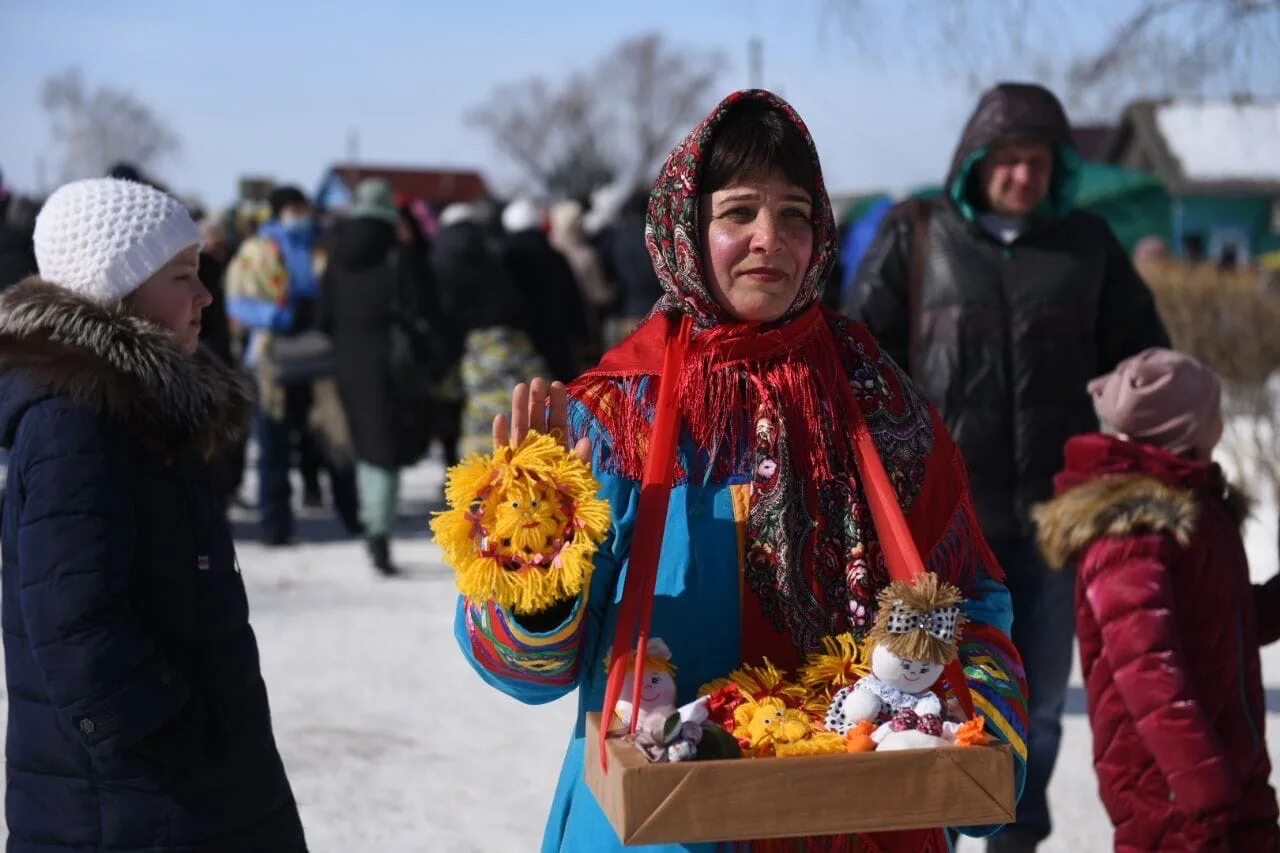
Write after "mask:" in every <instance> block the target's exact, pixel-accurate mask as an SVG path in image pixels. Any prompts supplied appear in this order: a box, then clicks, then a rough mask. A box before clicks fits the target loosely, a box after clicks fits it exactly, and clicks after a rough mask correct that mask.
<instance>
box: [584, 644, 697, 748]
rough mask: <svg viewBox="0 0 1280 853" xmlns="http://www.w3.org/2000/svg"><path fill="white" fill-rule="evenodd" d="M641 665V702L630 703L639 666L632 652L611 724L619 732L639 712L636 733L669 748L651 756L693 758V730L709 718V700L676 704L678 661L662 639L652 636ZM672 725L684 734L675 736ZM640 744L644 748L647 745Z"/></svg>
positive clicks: (695, 742)
mask: <svg viewBox="0 0 1280 853" xmlns="http://www.w3.org/2000/svg"><path fill="white" fill-rule="evenodd" d="M607 659H608V658H606V660H607ZM641 665H642V666H643V667H644V682H643V686H642V687H641V688H640V704H639V706H638V707H637V706H634V705H633V704H632V702H631V690H630V686H631V684H633V683H634V682H633V681H632V679H633V678H634V677H635V667H636V660H635V654H634V653H633V654H632V655H631V658H630V660H629V662H628V664H627V672H626V676H625V677H624V679H623V684H624V685H626V687H625V688H624V690H623V691H622V696H621V698H619V699H618V705H617V707H616V709H615V710H614V714H615V718H616V719H615V721H614V723H613V725H612V727H613V728H614V729H615V730H619V731H621V730H624V729H626V728H627V727H628V726H630V724H631V715H632V714H633V713H635V714H637V715H638V720H637V722H636V732H637V735H641V734H643V735H644V738H643V740H644V741H646V742H654V743H660V744H662V745H663V746H664V747H666V748H668V749H669V750H670V752H669V753H668V754H665V755H664V756H663V757H662V758H655V757H654V756H650V757H651V758H654V760H667V761H681V760H684V759H686V758H692V757H693V754H694V753H695V752H696V747H697V740H696V739H694V735H693V729H694V728H698V729H699V730H701V725H702V723H703V722H705V721H706V719H707V715H708V713H709V708H708V702H709V700H708V699H707V697H705V696H704V697H702V698H700V699H698V700H696V701H694V702H690V703H689V704H687V705H684V706H681V707H679V708H677V707H676V680H675V664H673V663H672V662H671V649H669V648H668V647H667V644H666V643H665V642H663V641H662V639H660V638H658V637H653V638H651V639H650V640H649V644H648V646H647V647H646V650H645V657H644V661H643V662H642V664H641ZM673 716H676V717H678V720H675V721H672V720H671V717H673ZM669 724H670V726H673V727H676V729H675V730H676V731H679V732H682V733H683V734H682V736H681V737H679V738H673V737H672V734H671V733H672V729H670V728H668V726H669ZM682 744H683V745H682ZM641 746H642V748H643V746H644V744H641ZM646 752H648V750H646Z"/></svg>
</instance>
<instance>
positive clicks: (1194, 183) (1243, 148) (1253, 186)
mask: <svg viewBox="0 0 1280 853" xmlns="http://www.w3.org/2000/svg"><path fill="white" fill-rule="evenodd" d="M1104 157H1105V159H1107V160H1109V161H1111V162H1114V163H1119V164H1121V165H1124V166H1128V167H1130V168H1136V169H1143V170H1146V171H1150V172H1154V173H1155V174H1156V176H1157V177H1159V178H1160V180H1161V181H1162V182H1163V183H1164V185H1165V186H1166V187H1167V188H1168V190H1169V192H1171V193H1173V194H1175V195H1183V194H1189V195H1197V194H1218V193H1223V194H1233V195H1234V194H1244V195H1272V194H1277V193H1280V102H1277V101H1251V100H1230V101H1138V102H1135V103H1133V104H1131V105H1130V106H1129V108H1128V109H1126V110H1125V112H1124V117H1123V119H1122V120H1121V122H1120V126H1119V127H1118V128H1117V130H1116V133H1115V134H1114V135H1113V136H1112V138H1111V142H1110V145H1109V146H1108V149H1107V150H1106V152H1105V154H1104Z"/></svg>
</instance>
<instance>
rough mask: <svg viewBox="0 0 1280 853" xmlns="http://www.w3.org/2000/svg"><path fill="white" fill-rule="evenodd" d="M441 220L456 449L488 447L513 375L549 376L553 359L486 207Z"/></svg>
mask: <svg viewBox="0 0 1280 853" xmlns="http://www.w3.org/2000/svg"><path fill="white" fill-rule="evenodd" d="M440 221H441V226H442V227H441V229H440V233H439V234H437V235H436V239H435V241H434V243H433V244H432V259H431V260H432V269H433V270H434V272H435V276H436V281H437V284H438V286H439V288H440V298H441V303H442V308H443V310H442V314H443V317H444V322H445V324H446V325H447V327H448V329H449V330H450V331H451V333H453V335H452V337H451V339H450V340H449V344H450V346H451V347H453V348H454V352H456V353H457V354H458V357H459V363H458V367H457V381H458V386H457V387H458V408H457V410H456V411H457V418H458V420H457V425H458V430H459V432H458V434H459V436H460V442H459V445H458V447H457V449H456V450H455V453H458V452H460V453H461V454H463V455H465V454H467V453H487V452H489V451H490V450H492V449H493V440H492V424H493V418H494V416H496V415H499V414H502V413H503V412H505V411H507V410H508V409H510V406H511V400H510V394H511V388H512V381H511V380H512V378H513V377H519V378H517V379H516V381H517V382H519V381H521V379H522V378H527V377H529V376H537V375H544V372H545V371H546V369H547V365H546V362H545V361H544V360H543V359H542V357H541V356H540V355H539V354H538V351H537V349H536V348H535V347H534V344H533V340H532V338H531V337H530V336H529V334H528V333H527V332H526V331H525V323H526V322H527V317H528V305H527V301H526V299H525V296H526V294H525V293H524V292H523V291H521V290H520V289H519V288H518V287H517V286H516V285H515V283H514V282H513V280H512V279H511V277H510V276H508V275H507V272H506V269H505V268H504V266H503V263H502V258H501V256H500V254H499V252H500V249H499V248H498V247H497V246H496V245H494V243H493V242H491V241H490V239H489V236H488V230H487V228H486V226H485V224H484V222H483V211H482V210H481V209H479V208H477V207H475V206H473V205H462V204H457V205H450V206H449V207H447V208H445V210H444V213H443V214H441V217H440Z"/></svg>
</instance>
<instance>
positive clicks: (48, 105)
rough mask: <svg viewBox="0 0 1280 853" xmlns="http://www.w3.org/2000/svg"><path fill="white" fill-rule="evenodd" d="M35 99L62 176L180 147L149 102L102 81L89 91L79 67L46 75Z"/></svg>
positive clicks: (148, 160)
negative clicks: (50, 133)
mask: <svg viewBox="0 0 1280 853" xmlns="http://www.w3.org/2000/svg"><path fill="white" fill-rule="evenodd" d="M40 101H41V104H42V105H43V106H44V108H45V110H46V112H48V113H49V117H50V121H51V122H52V130H53V138H54V140H55V141H56V142H57V143H58V144H59V145H60V146H61V147H62V149H63V150H62V169H61V174H62V179H63V180H74V179H76V178H84V177H90V176H94V175H102V174H105V173H106V171H107V169H109V168H110V167H111V166H113V165H114V164H116V163H120V162H129V163H132V164H133V165H135V166H137V167H139V168H145V167H147V166H151V165H153V164H154V163H155V161H156V160H158V159H160V158H162V157H164V156H166V155H169V154H173V153H176V152H177V151H178V149H179V142H178V138H177V137H176V136H175V135H174V134H173V132H172V131H170V130H169V129H168V128H167V127H166V126H165V125H164V124H163V122H161V121H160V119H159V118H158V117H157V116H156V115H155V113H153V112H152V110H151V108H150V107H148V106H147V105H146V104H143V103H142V102H141V101H139V100H138V99H137V98H135V97H134V96H133V95H132V94H130V93H129V92H125V91H121V90H118V89H112V88H109V87H106V86H100V87H99V88H98V89H96V90H94V91H93V92H89V91H88V89H87V88H86V87H85V83H84V78H83V77H82V76H81V74H80V71H79V70H78V69H74V68H72V69H67V70H66V71H63V72H61V73H59V74H54V75H52V76H50V77H48V78H46V79H45V81H44V85H43V87H42V89H41V97H40Z"/></svg>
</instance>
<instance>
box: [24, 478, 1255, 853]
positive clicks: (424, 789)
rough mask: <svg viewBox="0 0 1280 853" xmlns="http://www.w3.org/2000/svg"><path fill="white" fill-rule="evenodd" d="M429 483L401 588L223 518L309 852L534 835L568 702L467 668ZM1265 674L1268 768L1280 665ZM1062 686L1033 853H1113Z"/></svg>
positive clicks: (412, 484)
mask: <svg viewBox="0 0 1280 853" xmlns="http://www.w3.org/2000/svg"><path fill="white" fill-rule="evenodd" d="M441 476H442V470H441V467H440V465H439V464H438V463H437V462H434V461H428V462H424V463H423V464H421V465H419V466H418V467H416V468H414V469H413V470H411V471H410V472H409V473H408V476H407V480H406V486H405V496H404V522H403V538H402V539H400V540H397V542H396V544H395V550H394V557H395V559H396V560H397V562H399V563H401V564H402V565H403V566H404V567H405V568H406V569H407V570H408V576H407V577H406V578H404V579H400V580H385V579H381V578H378V577H376V576H375V575H374V574H373V572H372V570H371V569H370V568H369V566H368V563H367V560H366V557H365V554H364V550H363V547H362V545H361V544H360V543H358V542H353V541H349V540H344V539H342V538H341V536H340V535H339V534H338V528H337V525H336V524H335V523H333V522H332V521H330V520H328V519H327V518H326V517H325V516H324V514H323V513H312V514H308V515H304V516H303V517H302V519H301V521H300V527H299V532H300V535H301V538H302V539H304V540H305V542H304V544H300V545H298V546H296V547H293V548H285V549H266V548H263V547H262V546H260V545H258V544H257V542H256V541H255V538H254V533H255V529H254V527H253V524H252V519H253V516H252V515H251V514H247V513H237V514H236V518H235V520H236V534H237V539H238V549H239V556H240V564H241V567H242V569H243V572H244V578H245V582H246V584H247V586H248V588H249V595H250V599H251V604H252V608H253V610H252V619H253V624H254V627H255V629H256V631H257V634H258V641H259V644H260V646H261V650H262V667H263V671H264V673H265V676H266V680H267V685H268V688H269V690H270V694H271V702H272V710H273V714H274V719H275V730H276V735H277V738H278V739H279V742H280V748H281V752H282V753H283V755H284V760H285V764H286V765H287V767H288V770H289V776H290V779H291V780H292V783H293V788H294V792H295V793H296V795H297V798H298V802H299V806H300V808H301V811H302V819H303V823H304V824H305V826H306V828H307V837H308V840H309V843H310V845H311V848H312V850H314V851H317V853H352V851H385V853H400V851H405V852H406V853H408V851H472V850H476V851H525V850H534V849H536V848H537V845H538V841H539V839H540V838H541V835H542V827H543V821H544V818H545V816H546V812H547V808H548V805H549V803H550V801H551V794H552V790H553V787H554V784H555V779H556V775H557V773H558V772H559V768H560V762H561V759H562V757H563V752H564V747H565V745H566V741H567V738H568V734H569V729H570V726H571V723H572V718H573V699H572V697H570V698H567V699H563V700H561V701H559V702H556V703H553V704H550V705H546V706H542V707H533V708H530V707H526V706H523V705H520V704H518V703H517V702H515V701H514V700H512V699H508V698H507V697H505V696H503V695H501V694H500V693H498V692H496V691H494V690H492V689H490V688H488V687H487V686H485V685H484V684H483V683H482V682H481V681H480V679H479V678H477V677H476V676H475V675H474V674H473V673H472V672H471V670H470V668H469V667H468V666H467V665H466V664H465V663H464V662H463V659H462V656H461V655H460V654H459V653H458V651H457V647H456V645H455V643H454V640H453V633H452V623H453V610H454V601H455V593H454V590H453V582H452V578H451V576H450V573H449V571H448V570H447V569H446V568H445V567H444V566H443V565H442V564H441V562H440V552H439V549H437V548H436V547H435V546H434V545H433V544H431V542H430V541H429V539H428V535H427V532H426V516H427V512H428V510H429V508H430V507H429V503H428V502H429V499H430V497H431V496H432V495H434V494H436V493H437V490H438V488H439V483H440V479H441ZM245 493H246V494H252V493H253V491H252V485H251V483H250V484H246V489H245ZM1275 522H1276V507H1275V506H1274V505H1273V504H1266V505H1264V506H1262V507H1260V508H1259V510H1258V512H1257V514H1256V516H1255V522H1254V523H1253V524H1252V525H1251V527H1250V528H1249V551H1250V559H1251V560H1252V561H1253V562H1254V575H1255V578H1259V579H1261V578H1265V577H1268V576H1270V575H1271V574H1272V573H1274V572H1275V570H1276V562H1277V555H1276V546H1275V543H1276V526H1275ZM1278 645H1280V644H1278ZM1264 667H1265V672H1266V676H1267V685H1268V688H1269V694H1268V708H1269V711H1270V712H1271V713H1269V714H1268V722H1269V737H1268V740H1269V742H1270V744H1271V747H1272V754H1273V755H1277V754H1280V717H1278V716H1277V715H1280V693H1277V692H1276V691H1277V689H1280V648H1272V649H1270V650H1268V651H1267V652H1266V653H1265V654H1264ZM1072 685H1073V690H1072V694H1071V697H1070V700H1069V703H1068V714H1067V719H1066V726H1065V727H1066V732H1065V736H1064V743H1063V749H1062V755H1061V757H1060V759H1059V762H1058V769H1057V772H1056V773H1055V775H1054V779H1053V783H1052V789H1051V797H1052V804H1053V808H1054V819H1055V823H1056V826H1057V830H1056V832H1055V834H1054V836H1053V837H1052V838H1051V839H1050V840H1049V842H1048V843H1047V844H1046V845H1045V846H1044V847H1043V848H1042V849H1043V850H1045V851H1049V852H1050V853H1052V851H1064V852H1065V851H1072V853H1075V851H1102V850H1107V849H1109V847H1110V831H1109V830H1110V827H1109V824H1108V822H1107V819H1106V815H1105V814H1104V813H1103V811H1102V808H1101V806H1100V804H1099V803H1098V799H1097V794H1096V785H1095V781H1094V776H1093V770H1092V768H1091V766H1090V738H1089V727H1088V721H1087V719H1086V717H1085V716H1084V695H1083V691H1082V689H1081V687H1080V679H1079V676H1078V674H1077V675H1076V676H1075V677H1074V678H1073V681H1072ZM0 701H2V700H0ZM961 849H962V850H964V851H975V850H979V849H981V846H980V845H975V844H973V843H967V842H966V843H964V844H962V846H961Z"/></svg>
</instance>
